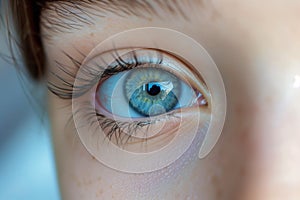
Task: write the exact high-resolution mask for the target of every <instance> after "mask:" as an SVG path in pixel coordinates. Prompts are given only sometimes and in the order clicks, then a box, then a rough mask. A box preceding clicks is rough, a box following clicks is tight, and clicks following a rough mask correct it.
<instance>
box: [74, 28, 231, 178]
mask: <svg viewBox="0 0 300 200" xmlns="http://www.w3.org/2000/svg"><path fill="white" fill-rule="evenodd" d="M125 48H152V49H158V50H161V51H165V52H171V53H172V54H174V55H178V56H180V57H182V58H184V59H185V60H187V61H188V62H189V63H190V64H191V65H192V66H193V67H194V69H195V70H197V71H198V73H199V74H201V77H202V78H203V80H204V82H205V84H206V87H207V89H208V91H209V92H210V100H209V102H210V104H211V105H210V111H211V114H210V120H209V126H208V127H207V126H204V124H205V123H206V122H204V121H203V120H201V112H200V108H193V112H190V113H187V112H185V113H183V115H181V114H180V113H176V114H179V117H181V120H180V122H182V120H183V121H185V122H183V123H179V124H178V130H180V129H181V127H182V129H184V130H188V133H187V132H186V131H185V132H183V131H177V134H176V136H174V137H173V140H172V141H171V142H169V143H168V144H167V145H166V146H164V147H163V148H160V149H158V150H157V151H152V152H150V153H135V152H128V151H124V150H123V149H121V148H120V147H118V146H116V145H114V144H112V143H109V142H100V143H99V141H107V139H105V134H104V133H103V130H102V129H101V127H100V125H99V124H98V126H97V127H96V129H97V130H96V131H95V130H94V131H91V128H90V127H89V125H87V124H84V123H85V122H84V121H82V117H83V116H85V115H86V114H87V113H85V112H88V111H85V110H84V109H80V108H81V106H82V104H83V103H86V99H87V98H88V99H90V102H92V104H93V105H95V102H94V101H95V100H94V94H95V91H96V88H97V87H93V88H92V89H91V90H89V91H88V92H87V93H85V94H84V95H83V96H81V97H77V98H72V111H73V117H74V122H75V127H76V130H77V132H78V135H79V137H80V140H81V142H82V143H83V145H84V146H85V147H86V149H87V150H88V152H89V153H90V154H91V155H93V156H94V157H95V158H96V159H97V160H98V161H100V162H101V163H103V164H104V165H106V166H108V167H111V168H113V169H116V170H119V171H123V172H129V173H145V172H152V171H156V170H159V169H162V168H164V167H166V166H168V165H170V164H172V163H173V162H175V161H176V160H177V159H179V158H180V157H181V156H182V155H183V154H184V153H185V151H186V150H187V149H188V148H189V147H190V145H191V144H192V142H193V140H194V138H195V136H196V134H204V135H205V137H204V141H203V142H202V145H201V148H200V150H199V157H200V158H203V157H205V156H206V155H207V154H208V153H209V152H210V151H211V149H212V148H213V146H214V145H215V143H216V142H217V140H218V138H219V136H220V134H221V131H222V129H223V125H224V121H225V115H226V95H225V89H224V84H223V81H222V78H221V75H220V73H219V71H218V68H217V66H216V65H215V63H214V61H213V60H212V59H211V57H210V56H209V54H208V53H207V52H206V51H205V49H204V48H203V47H202V46H201V45H200V44H198V43H197V42H196V41H195V40H193V39H192V38H190V37H188V36H186V35H184V34H182V33H180V32H177V31H174V30H170V29H164V28H155V27H147V28H138V29H132V30H128V31H125V32H121V33H119V34H116V35H114V36H112V37H110V38H108V39H106V40H104V41H103V42H101V43H100V44H99V45H98V46H96V47H95V48H94V49H93V50H92V51H91V52H90V54H89V55H88V56H87V57H86V58H85V60H84V61H83V63H82V66H81V68H84V67H86V66H91V65H95V64H97V65H101V62H102V65H105V64H107V61H105V62H104V61H103V60H102V59H101V53H103V52H108V51H112V50H114V49H125ZM97 59H98V60H97ZM112 62H113V60H112V61H111V62H110V63H112ZM108 63H109V62H108ZM95 67H97V66H95ZM82 76H85V74H84V73H83V71H82V70H80V69H79V70H78V73H77V76H76V79H75V82H74V86H75V87H74V88H76V86H79V85H80V84H81V80H82V79H80V78H81V77H82ZM77 77H78V78H77ZM190 78H191V79H194V80H193V81H194V82H197V80H198V77H197V76H194V75H193V74H190ZM94 110H95V107H94ZM78 111H80V113H78ZM89 112H90V111H89ZM94 116H95V118H94V119H93V120H95V121H97V118H96V112H95V113H94ZM187 119H189V120H187ZM187 121H189V122H187ZM82 123H83V124H82ZM86 123H88V122H86ZM201 127H202V128H201ZM95 133H96V134H97V135H96V136H95Z"/></svg>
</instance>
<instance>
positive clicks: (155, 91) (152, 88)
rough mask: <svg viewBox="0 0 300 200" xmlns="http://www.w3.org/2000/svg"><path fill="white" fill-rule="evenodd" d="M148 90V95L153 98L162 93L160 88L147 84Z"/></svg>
mask: <svg viewBox="0 0 300 200" xmlns="http://www.w3.org/2000/svg"><path fill="white" fill-rule="evenodd" d="M146 88H147V93H148V94H149V95H151V96H155V95H158V94H159V93H160V86H158V85H152V84H146Z"/></svg>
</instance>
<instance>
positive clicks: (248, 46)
mask: <svg viewBox="0 0 300 200" xmlns="http://www.w3.org/2000/svg"><path fill="white" fill-rule="evenodd" d="M189 4H190V5H191V6H187V5H182V8H183V10H184V12H185V13H188V15H189V16H190V19H191V20H190V21H189V22H186V21H185V20H184V19H182V18H180V17H175V16H170V15H168V16H167V14H166V18H165V19H167V20H164V19H159V18H157V17H155V16H151V17H147V18H140V17H137V16H127V17H126V18H125V17H118V16H116V15H114V14H109V15H107V16H105V17H104V18H100V17H99V18H95V22H94V23H95V25H84V28H83V29H81V30H78V31H74V32H72V33H55V34H53V35H52V36H51V38H49V37H45V38H43V43H44V45H45V52H46V55H47V66H48V68H49V69H50V70H51V71H54V72H56V71H57V72H58V69H57V67H55V64H54V61H55V60H56V61H60V62H62V63H65V64H70V61H69V60H67V59H66V57H65V56H64V55H63V54H62V51H65V52H68V53H69V54H70V55H72V56H73V57H75V58H76V57H78V59H82V58H81V57H80V55H79V53H78V51H76V50H74V46H75V47H76V49H80V51H81V52H83V53H84V54H88V53H89V51H91V50H92V49H93V48H94V47H95V45H97V44H98V43H100V42H101V41H103V40H104V39H106V38H107V37H109V36H111V35H113V34H115V33H119V32H121V31H124V30H128V29H132V28H138V27H146V26H151V27H164V28H170V29H174V30H178V31H180V32H182V33H185V34H187V35H189V36H190V37H192V38H193V39H195V40H196V41H197V42H199V43H200V44H202V45H203V46H204V47H205V48H206V50H207V51H208V52H209V53H210V55H211V56H212V58H213V59H214V61H215V63H216V64H217V66H218V68H219V70H220V72H221V74H222V77H223V80H224V84H225V87H226V92H227V98H228V99H227V100H228V111H227V118H226V122H225V127H224V129H223V132H222V135H221V137H220V138H219V141H218V143H217V144H216V146H215V147H214V149H213V151H212V152H211V153H210V154H209V155H208V156H207V157H206V158H204V159H202V160H200V159H198V158H197V156H195V155H196V154H197V153H198V152H197V151H198V150H196V149H194V150H193V151H192V152H189V154H188V155H184V156H183V158H180V160H179V161H178V163H176V165H172V166H171V167H170V168H168V169H163V170H160V171H156V172H153V173H148V174H147V173H146V174H130V173H123V172H119V171H116V170H113V169H111V168H108V167H106V166H104V165H103V164H101V163H100V162H98V161H97V160H96V159H95V158H94V157H93V156H92V155H91V154H89V153H88V152H87V150H86V149H85V147H84V146H83V145H82V143H81V142H80V139H79V138H78V136H77V135H76V132H75V131H74V129H72V128H68V127H66V124H67V121H68V119H69V117H70V114H71V113H72V112H71V108H70V107H66V105H69V104H70V101H69V100H62V99H60V98H58V97H57V96H55V95H53V94H51V93H49V113H50V117H51V121H52V131H53V144H54V147H55V153H56V162H57V171H58V177H59V182H60V189H61V195H62V198H63V199H65V200H77V199H78V200H79V199H205V200H214V199H216V200H220V199H222V200H226V199H228V200H229V199H230V200H234V199H237V200H252V199H255V200H277V199H278V200H279V199H289V200H296V199H299V198H300V172H299V168H300V156H299V155H300V142H299V141H300V134H299V131H298V130H299V129H300V124H299V121H300V106H299V104H298V102H299V100H300V88H298V87H297V84H296V82H297V81H296V80H297V78H296V77H297V75H298V76H299V75H300V56H299V52H300V40H299V35H300V26H299V18H300V14H299V12H297V11H298V10H299V8H300V4H299V2H296V1H293V0H289V1H284V2H283V1H279V0H278V1H264V2H261V1H258V0H257V1H251V2H250V1H238V0H229V1H226V2H225V1H218V0H216V1H213V3H204V4H203V3H199V2H198V1H191V2H190V3H189ZM50 14H55V13H54V12H53V11H44V13H43V17H44V18H47V17H49V16H50ZM162 14H163V13H162ZM78 23H79V22H78ZM43 32H44V33H49V32H51V30H49V28H43ZM162 159H163V158H162ZM184 161H188V162H184ZM183 163H187V164H183Z"/></svg>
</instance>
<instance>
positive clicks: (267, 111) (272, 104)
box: [241, 68, 300, 200]
mask: <svg viewBox="0 0 300 200" xmlns="http://www.w3.org/2000/svg"><path fill="white" fill-rule="evenodd" d="M269 70H270V71H268V72H265V73H269V75H265V76H264V77H263V78H262V80H260V83H261V84H262V85H261V88H260V90H259V91H260V92H259V93H258V94H257V95H258V97H257V98H256V99H255V102H254V103H253V104H252V105H253V107H255V108H256V112H251V113H252V114H253V116H252V117H253V118H255V127H252V130H251V133H250V134H251V136H250V137H249V138H250V140H251V145H250V146H251V149H250V150H249V162H248V166H247V169H248V170H247V171H248V173H247V178H246V179H247V181H246V184H245V185H244V188H243V189H242V190H243V191H242V193H241V194H242V197H241V199H245V200H248V199H249V200H250V199H251V200H252V199H256V200H260V199H264V200H269V199H270V200H271V199H272V200H276V199H285V198H286V197H288V199H299V196H300V173H299V169H300V145H299V142H300V104H299V103H298V102H300V88H296V87H294V86H295V81H296V80H295V76H297V74H295V73H294V71H293V70H283V69H280V68H276V69H274V68H273V69H272V68H269ZM261 77H262V76H261Z"/></svg>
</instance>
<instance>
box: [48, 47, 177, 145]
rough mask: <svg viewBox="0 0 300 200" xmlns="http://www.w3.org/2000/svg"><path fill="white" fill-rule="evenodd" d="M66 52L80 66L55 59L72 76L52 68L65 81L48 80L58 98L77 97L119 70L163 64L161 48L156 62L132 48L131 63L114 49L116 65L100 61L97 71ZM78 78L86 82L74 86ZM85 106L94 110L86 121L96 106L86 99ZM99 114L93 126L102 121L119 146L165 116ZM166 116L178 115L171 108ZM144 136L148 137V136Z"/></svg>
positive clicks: (60, 79) (92, 123)
mask: <svg viewBox="0 0 300 200" xmlns="http://www.w3.org/2000/svg"><path fill="white" fill-rule="evenodd" d="M65 55H66V57H67V58H68V59H69V60H70V61H71V62H72V63H73V64H74V65H75V67H76V69H77V70H76V72H72V71H71V70H68V69H69V68H71V67H70V66H66V65H64V64H62V63H59V62H58V61H56V64H57V65H58V69H59V70H60V71H61V72H63V73H64V74H65V75H67V76H68V77H70V78H71V80H66V79H65V78H63V77H62V76H60V75H58V74H57V73H54V72H52V71H51V72H50V73H51V74H52V75H53V76H54V78H55V79H57V80H59V81H61V82H62V85H64V87H61V86H59V85H58V84H56V83H55V82H54V81H53V82H51V81H49V82H48V89H49V91H51V92H52V93H53V94H55V95H56V96H58V97H59V98H61V99H66V100H67V99H72V98H77V97H80V96H82V95H84V94H85V93H86V92H87V91H88V90H89V89H90V88H92V87H93V86H94V85H95V84H98V83H99V81H101V80H103V79H106V78H109V77H111V76H113V75H115V74H117V73H120V72H123V71H126V70H131V69H134V68H136V67H138V66H139V65H142V64H145V63H153V64H161V63H162V62H163V55H162V54H161V53H160V52H159V51H157V58H158V59H156V60H155V62H153V60H152V59H150V61H149V62H141V61H140V60H139V57H138V56H137V55H136V53H135V51H132V53H131V54H130V55H131V57H130V58H129V60H130V61H131V63H128V62H126V61H124V60H123V59H122V58H121V57H120V56H119V54H118V52H117V50H113V51H112V56H113V57H114V59H115V61H116V63H117V65H114V66H110V65H108V64H107V66H99V65H97V71H96V70H94V69H93V68H92V67H89V66H87V67H86V68H80V67H81V62H80V61H78V60H76V59H75V58H73V57H72V56H71V55H69V54H67V53H65ZM81 55H82V56H84V54H81ZM78 70H84V71H81V72H82V73H83V74H84V75H87V76H88V78H83V77H78V76H76V75H77V72H78ZM75 79H80V80H81V81H83V82H85V83H86V84H83V85H80V86H75V85H74V82H75ZM74 89H75V90H74ZM74 92H75V93H74ZM82 106H86V107H84V108H81V109H86V110H88V109H90V110H91V112H89V113H87V114H86V115H87V116H83V117H85V119H87V121H90V119H91V118H92V117H94V115H95V112H93V111H94V108H93V106H92V105H91V103H90V102H86V104H85V105H82ZM76 113H79V110H78V111H75V112H74V114H76ZM96 117H97V121H90V126H93V125H94V123H99V125H100V126H101V127H102V129H103V130H106V131H107V133H106V138H107V139H108V140H109V141H111V140H112V139H113V138H114V139H115V141H116V143H117V145H120V146H121V145H125V144H126V143H127V142H128V141H129V140H130V138H131V137H132V136H134V135H135V133H136V132H137V131H138V130H139V129H140V128H144V127H146V129H148V128H149V126H150V125H151V124H154V123H156V122H157V121H159V120H162V117H160V118H159V119H158V118H154V119H151V120H149V119H147V120H145V119H144V120H137V121H133V122H123V121H117V120H114V119H111V118H108V117H107V116H105V115H103V114H100V113H97V112H96ZM72 118H73V116H70V119H69V121H71V120H72ZM166 118H167V119H170V118H177V117H176V116H174V115H173V114H172V112H170V113H167V114H166V115H165V116H164V117H163V119H166ZM96 125H97V124H96ZM122 130H128V132H129V133H130V134H124V136H123V137H121V133H122ZM126 137H127V138H126ZM124 139H125V142H124V143H123V140H124ZM143 140H147V137H146V138H145V139H143Z"/></svg>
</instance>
